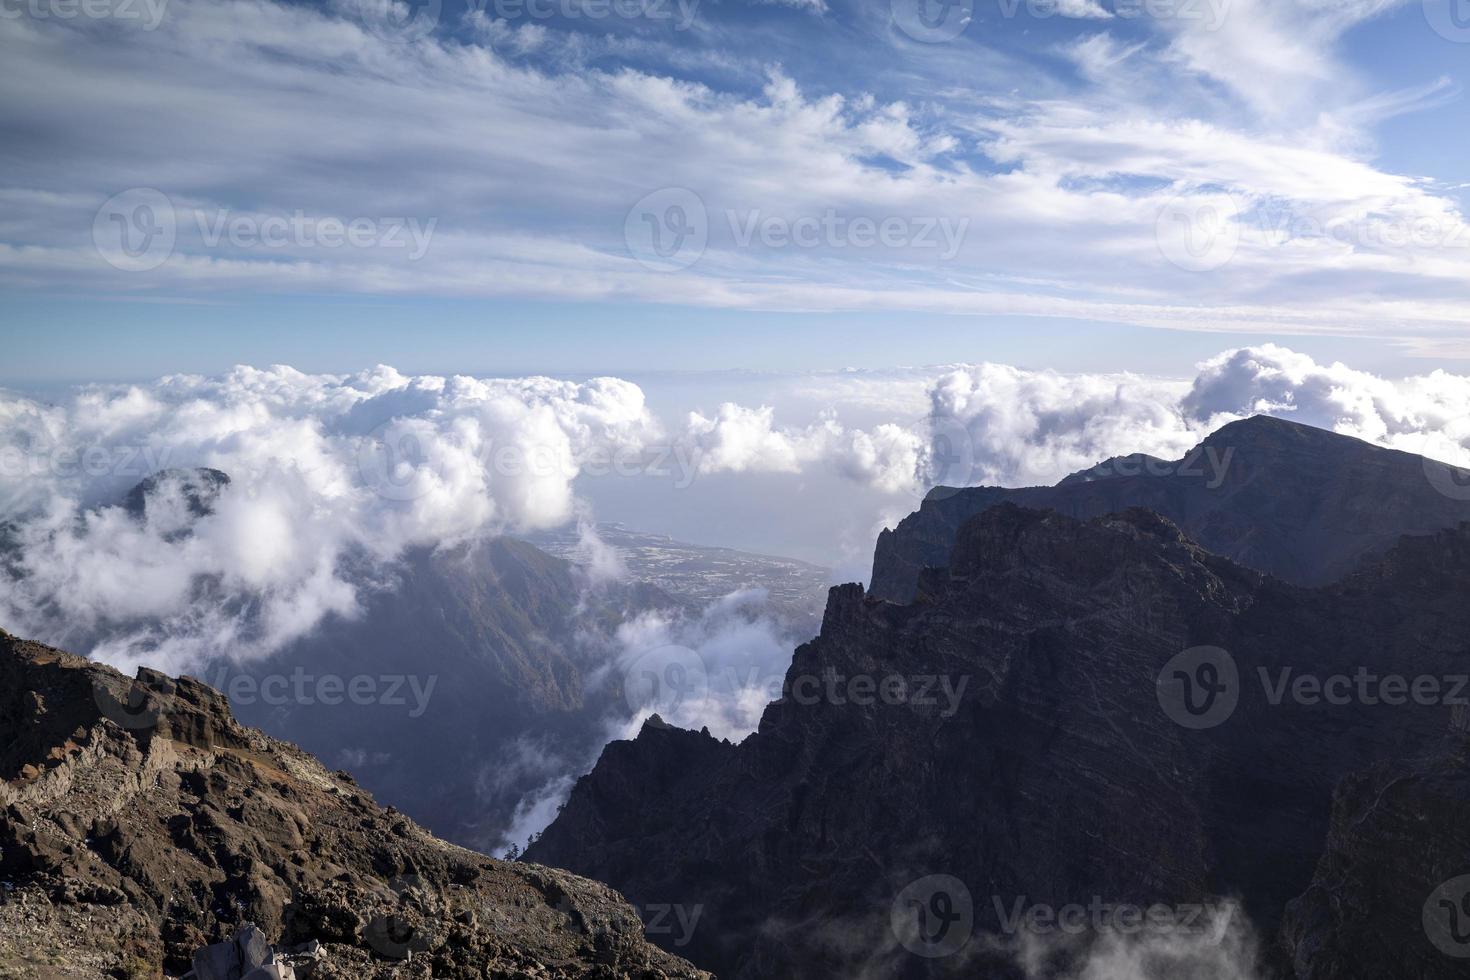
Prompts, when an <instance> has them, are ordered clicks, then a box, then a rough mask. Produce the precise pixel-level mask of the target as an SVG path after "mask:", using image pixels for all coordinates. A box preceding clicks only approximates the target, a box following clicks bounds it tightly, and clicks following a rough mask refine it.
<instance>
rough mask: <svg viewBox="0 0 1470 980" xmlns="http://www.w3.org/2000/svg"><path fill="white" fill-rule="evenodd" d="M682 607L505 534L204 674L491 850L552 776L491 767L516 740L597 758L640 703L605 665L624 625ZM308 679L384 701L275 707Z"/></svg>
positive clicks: (402, 574) (396, 576)
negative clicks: (293, 684) (269, 650)
mask: <svg viewBox="0 0 1470 980" xmlns="http://www.w3.org/2000/svg"><path fill="white" fill-rule="evenodd" d="M684 605H685V604H684V603H683V602H681V601H680V600H677V599H674V598H673V597H671V596H669V595H667V594H666V593H663V592H662V591H660V590H659V589H657V588H655V587H653V586H650V585H646V584H641V583H632V584H618V583H606V584H600V585H597V586H595V587H594V586H593V585H592V584H591V583H590V582H589V581H588V580H587V578H586V576H585V574H583V573H582V571H581V570H580V569H579V568H577V566H575V565H572V564H571V563H569V562H567V561H563V560H562V559H559V558H553V557H551V556H550V555H547V554H546V553H544V552H542V551H539V550H537V549H536V548H534V547H533V546H531V545H529V544H526V543H524V542H521V541H515V540H512V539H509V538H496V539H491V540H486V541H482V542H477V543H475V544H473V545H468V546H464V547H461V548H457V549H452V550H446V551H430V550H421V551H416V552H413V553H410V554H408V555H406V556H405V557H404V559H403V560H402V561H401V562H400V563H398V564H397V566H395V569H394V572H393V578H392V580H391V581H389V582H388V583H386V584H385V585H384V587H382V588H380V589H377V590H374V591H371V592H369V593H367V597H366V609H365V613H364V615H363V616H362V617H361V618H359V619H353V620H346V621H343V620H334V621H330V622H327V623H325V624H323V625H322V627H320V628H319V629H317V630H316V631H315V632H314V633H313V634H312V635H311V636H310V637H308V638H307V639H305V640H303V641H301V642H298V643H296V644H293V645H292V646H290V647H288V648H287V649H285V650H283V651H281V652H280V653H279V654H277V655H275V656H272V657H270V658H267V659H265V660H262V661H257V662H251V663H247V664H243V665H241V666H239V667H229V666H227V665H220V666H219V667H216V668H213V669H210V670H207V671H206V672H205V678H206V679H207V680H209V681H211V682H213V683H215V684H216V686H218V687H220V688H221V689H222V690H225V691H226V692H227V693H229V694H231V696H232V700H233V702H234V703H235V705H236V710H237V711H238V712H239V713H240V716H241V718H242V719H243V720H245V721H246V722H248V723H250V724H253V725H257V726H259V727H260V728H263V729H265V730H267V731H269V732H271V733H272V734H273V735H277V736H279V737H281V738H286V739H289V740H291V741H293V742H296V743H298V744H300V745H301V746H302V747H303V748H305V749H307V750H308V751H311V752H314V753H316V754H318V755H320V756H321V757H322V758H324V759H326V760H328V761H329V762H331V763H332V764H335V765H341V766H343V767H345V768H349V769H351V770H352V771H353V772H354V773H356V774H357V776H358V778H360V779H361V780H362V781H363V783H364V785H366V786H367V787H369V788H370V789H371V790H372V791H373V792H374V793H375V794H377V795H379V796H381V797H383V798H384V799H388V800H392V801H394V802H395V803H397V804H398V805H399V806H402V807H403V808H404V809H405V810H407V811H408V812H410V813H412V814H413V815H414V816H415V817H416V818H417V819H419V820H422V821H423V822H424V823H425V824H426V825H428V826H429V827H430V828H432V829H433V830H434V832H435V833H438V834H441V835H443V836H445V837H448V838H450V839H452V840H455V841H458V842H460V843H464V844H466V845H469V846H477V847H480V848H482V849H489V848H490V847H492V846H493V845H494V844H495V843H496V842H497V841H498V840H499V838H500V835H501V834H502V833H503V832H504V830H505V828H506V825H507V823H508V820H509V818H510V815H511V812H512V810H513V808H514V806H515V804H516V802H517V801H518V800H519V799H520V798H521V796H522V795H523V794H524V793H526V792H529V791H531V790H533V789H534V788H536V786H537V785H539V782H540V781H541V780H543V779H545V778H546V774H545V773H542V772H535V771H531V772H524V773H519V774H518V773H516V772H513V771H509V769H502V770H500V771H498V772H496V773H494V775H495V777H496V778H494V779H486V778H484V777H485V775H486V772H487V770H490V769H495V768H496V767H499V766H502V764H503V763H504V762H505V760H506V755H507V753H508V752H510V751H511V749H512V746H513V745H514V743H516V741H517V740H518V739H526V740H531V741H538V740H539V741H541V742H544V743H546V744H548V745H550V746H552V747H554V748H556V749H559V750H561V751H563V752H565V753H566V754H567V757H568V759H572V760H578V761H580V760H581V759H586V758H590V757H591V755H592V754H593V753H595V752H596V751H597V748H598V747H599V746H600V745H601V744H602V741H603V740H604V739H605V730H606V719H607V718H608V716H609V715H610V714H613V713H614V712H616V711H619V710H621V711H626V710H627V709H626V706H625V705H623V704H622V691H621V688H620V686H619V677H618V675H617V673H616V672H615V671H614V672H612V673H611V674H607V670H606V669H607V665H608V662H609V659H610V656H611V649H612V647H611V640H610V637H611V636H612V634H613V632H614V631H615V630H616V628H617V626H618V625H619V624H620V623H622V622H624V621H625V620H626V619H627V618H629V617H631V616H635V615H637V614H638V613H640V612H644V611H646V610H649V609H671V610H677V609H680V608H684ZM221 670H223V673H221ZM242 673H243V674H244V675H245V676H246V677H248V678H249V679H250V680H251V681H252V682H254V684H257V685H262V686H260V687H259V688H258V690H257V689H256V688H252V687H250V686H246V687H243V688H239V689H232V688H231V686H230V684H229V682H228V678H230V677H232V676H238V675H240V674H242ZM300 675H307V676H309V677H312V678H321V677H328V676H335V677H341V678H344V679H351V678H363V677H366V678H372V679H373V681H374V689H373V691H374V693H373V694H372V695H371V696H370V697H368V698H366V699H361V700H360V701H359V700H354V699H352V698H347V697H341V698H338V699H333V700H337V701H338V703H328V702H327V700H324V699H323V698H321V697H315V696H312V695H311V694H310V693H309V694H308V698H306V699H298V698H295V697H294V694H293V696H292V697H289V698H285V699H282V698H271V699H269V700H267V698H266V697H265V694H266V693H267V691H266V688H265V687H264V686H263V685H264V684H265V683H266V680H267V678H271V677H276V678H287V679H291V678H294V677H297V676H300ZM589 677H596V678H598V679H599V681H600V682H599V683H598V684H596V685H595V686H589V681H588V679H589ZM398 678H406V680H403V681H402V682H401V683H399V681H398V680H397V679H398ZM277 683H279V682H277ZM363 683H366V682H363ZM395 684H396V685H397V687H396V690H390V689H391V688H392V687H393V685H395ZM364 689H366V688H364ZM307 690H308V692H311V691H312V690H314V689H313V688H312V687H310V686H308V688H307ZM251 691H256V693H255V694H254V696H252V695H251V693H250V692H251Z"/></svg>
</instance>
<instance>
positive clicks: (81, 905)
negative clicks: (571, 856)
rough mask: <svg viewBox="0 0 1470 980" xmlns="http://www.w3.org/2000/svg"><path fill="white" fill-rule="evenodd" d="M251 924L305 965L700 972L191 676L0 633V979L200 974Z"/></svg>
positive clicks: (614, 917) (358, 973)
mask: <svg viewBox="0 0 1470 980" xmlns="http://www.w3.org/2000/svg"><path fill="white" fill-rule="evenodd" d="M247 925H253V926H257V927H258V928H259V930H260V933H261V936H260V937H259V938H260V939H261V941H263V942H265V943H268V944H269V945H270V946H271V947H272V949H271V950H270V951H269V955H270V956H271V957H272V959H273V962H275V961H277V957H278V962H279V964H280V965H281V966H282V967H290V968H291V969H292V970H293V971H294V973H295V975H296V976H297V977H302V978H303V980H365V978H378V977H384V978H386V977H427V976H430V975H432V976H434V977H449V978H465V980H468V978H471V977H474V978H477V980H478V978H484V977H491V976H494V977H588V978H592V977H596V978H614V977H628V978H633V977H636V978H673V977H689V978H694V977H699V976H703V974H700V973H698V972H697V971H695V970H694V969H693V968H691V967H689V966H688V965H687V964H686V963H684V962H683V961H681V960H679V959H677V958H676V957H674V956H671V955H669V954H667V953H664V952H663V951H661V950H659V949H657V948H656V947H653V946H651V945H649V944H648V943H647V942H646V941H645V940H644V938H643V928H642V922H641V920H640V918H639V916H638V914H637V913H636V912H635V911H634V910H633V909H632V908H631V907H630V906H629V905H628V904H627V903H626V902H624V901H623V900H622V898H621V897H620V896H619V895H617V894H616V893H615V892H613V891H612V890H611V889H609V888H607V887H606V886H604V885H601V884H598V883H596V882H592V881H587V880H584V879H581V878H578V877H576V876H574V875H571V874H568V873H566V872H563V871H556V870H552V869H548V868H541V867H536V866H532V865H525V864H508V863H504V862H501V861H495V860H492V859H490V858H487V857H484V856H482V855H479V854H476V853H473V852H471V851H466V850H462V849H460V848H457V847H454V846H452V845H449V844H446V843H444V842H442V841H440V840H437V839H435V838H434V837H432V836H430V835H429V834H428V833H426V832H425V831H423V830H422V829H420V828H419V827H418V826H417V825H416V824H415V823H414V822H413V821H411V820H409V819H408V818H407V817H405V816H404V815H403V814H401V813H399V812H397V811H395V810H393V809H392V808H387V809H385V808H383V807H380V806H379V805H378V804H377V803H376V802H374V800H373V799H372V798H371V797H370V796H369V795H368V794H367V793H366V792H364V791H363V790H362V789H360V788H359V787H358V786H357V785H356V784H355V783H354V782H353V781H352V779H351V778H350V777H348V776H347V775H346V774H345V773H341V772H337V773H333V772H329V771H328V770H327V769H326V768H324V767H323V766H322V765H320V764H319V763H318V762H317V761H316V760H315V759H313V758H312V757H311V756H309V755H307V754H306V753H304V752H302V751H300V750H299V749H297V748H295V747H294V746H291V745H289V744H286V743H283V742H278V741H275V740H273V739H270V738H267V737H266V736H264V735H262V734H261V733H260V732H258V731H255V730H253V729H249V728H245V727H243V726H241V725H239V724H238V723H237V722H236V721H235V720H234V718H233V717H232V716H231V714H230V711H229V707H228V704H227V702H226V701H225V699H224V697H223V696H222V695H220V694H219V693H218V692H216V691H214V690H212V689H210V688H209V687H207V686H205V685H204V684H201V683H199V682H198V681H195V680H191V679H189V678H179V679H177V680H173V679H170V678H167V677H164V676H163V675H160V674H156V673H153V672H148V671H143V672H140V674H139V675H138V677H137V679H136V680H130V679H128V678H125V677H123V676H122V675H120V674H118V673H116V672H114V671H112V670H110V669H108V668H106V667H103V666H100V665H97V664H94V663H91V662H88V661H86V660H82V659H80V658H77V657H73V656H71V655H69V654H66V653H62V652H60V651H57V650H53V649H50V648H48V647H44V646H41V645H39V644H35V643H28V642H25V641H22V640H19V639H16V638H14V637H12V636H10V635H8V634H5V633H3V632H0V975H3V976H11V975H19V976H42V977H58V978H60V977H65V978H102V977H122V978H145V977H158V976H161V975H163V974H165V973H166V974H167V975H170V976H180V975H182V974H184V973H186V972H188V971H190V970H194V971H195V972H196V976H198V975H200V974H199V973H198V971H199V969H200V968H201V967H200V964H201V963H214V962H215V958H213V957H212V956H211V954H209V953H208V952H207V949H208V947H210V946H212V945H218V944H221V943H228V942H236V943H238V940H239V937H240V936H242V935H243V936H245V937H246V943H247V946H250V947H251V949H253V950H254V952H253V953H249V954H239V952H238V951H239V947H238V945H237V947H236V953H232V954H231V957H233V958H235V959H238V962H239V964H240V965H243V964H244V963H245V961H246V959H247V958H254V959H255V960H259V962H255V963H253V964H252V969H253V968H255V967H258V966H261V965H262V964H263V963H264V962H265V961H264V960H263V959H261V949H259V948H256V947H257V946H259V944H258V943H255V942H254V940H253V939H252V938H251V937H252V936H253V934H252V933H251V932H250V931H249V930H248V929H247V928H246V927H247ZM202 950H204V951H206V952H205V954H204V958H203V959H202V960H197V961H196V956H197V955H198V954H200V952H201V951H202ZM235 959H231V961H230V962H235ZM218 962H219V964H220V965H223V967H224V968H225V970H226V972H228V971H229V963H226V962H225V958H223V957H220V958H219V961H218ZM278 972H280V971H278Z"/></svg>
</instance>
